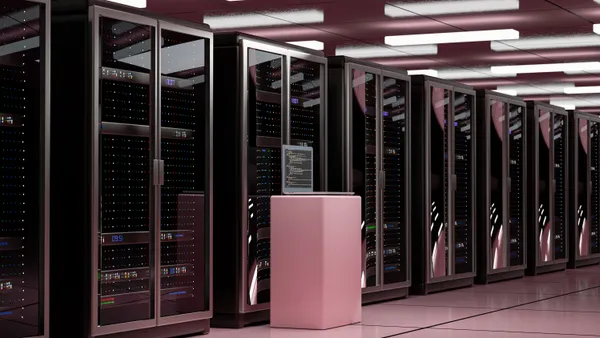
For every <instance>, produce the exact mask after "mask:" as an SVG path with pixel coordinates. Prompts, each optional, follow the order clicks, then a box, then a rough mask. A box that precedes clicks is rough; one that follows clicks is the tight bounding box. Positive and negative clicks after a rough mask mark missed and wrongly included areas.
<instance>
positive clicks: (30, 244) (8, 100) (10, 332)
mask: <svg viewBox="0 0 600 338" xmlns="http://www.w3.org/2000/svg"><path fill="white" fill-rule="evenodd" d="M49 25H50V4H49V2H47V1H22V0H20V1H16V0H3V1H2V2H1V3H0V336H2V337H3V338H21V337H48V333H49V332H48V327H49V317H48V315H49V308H48V306H49V294H48V290H49V277H50V271H49V264H48V263H49V262H48V257H49V251H48V250H49V239H50V237H49V235H50V227H49V226H50V224H49V220H48V216H49V195H48V194H49V181H50V177H49V175H50V171H49V170H50V163H49V158H50V157H49V154H50V149H49V146H48V145H49V141H50V121H49V118H50V115H49V114H50V109H49V103H50V100H49V98H50V91H49V89H48V88H49V81H50V58H49V53H50V51H49V40H50V38H49V34H50V30H49Z"/></svg>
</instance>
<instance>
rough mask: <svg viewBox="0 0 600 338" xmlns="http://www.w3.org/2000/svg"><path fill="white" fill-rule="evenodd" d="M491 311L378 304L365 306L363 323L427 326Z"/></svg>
mask: <svg viewBox="0 0 600 338" xmlns="http://www.w3.org/2000/svg"><path fill="white" fill-rule="evenodd" d="M489 311H492V310H490V309H474V308H452V307H428V306H404V305H386V304H378V305H370V306H365V307H363V315H362V323H363V324H366V325H381V326H399V327H427V326H431V325H436V324H439V323H445V322H450V321H453V320H458V319H463V318H468V317H471V316H474V315H478V314H482V313H486V312H489Z"/></svg>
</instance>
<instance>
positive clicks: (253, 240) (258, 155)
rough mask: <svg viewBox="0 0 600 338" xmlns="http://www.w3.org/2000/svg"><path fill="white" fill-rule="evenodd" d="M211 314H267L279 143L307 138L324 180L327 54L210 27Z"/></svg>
mask: <svg viewBox="0 0 600 338" xmlns="http://www.w3.org/2000/svg"><path fill="white" fill-rule="evenodd" d="M215 69H216V73H217V74H218V76H217V77H216V78H215V88H216V95H217V97H216V102H217V103H218V106H216V110H217V113H216V114H215V130H216V133H215V147H216V148H217V151H218V153H219V154H221V155H220V156H216V157H215V176H214V177H215V185H216V187H217V188H216V189H215V208H216V209H217V210H220V211H219V212H218V213H216V214H215V224H216V226H215V252H214V254H215V257H218V259H219V264H218V265H217V266H215V318H214V319H213V321H212V325H213V326H222V327H242V326H244V325H247V324H250V323H253V322H259V321H266V320H268V318H269V300H270V270H269V269H270V268H269V265H270V259H269V255H270V253H269V248H270V243H269V240H270V239H269V238H270V236H269V226H270V223H269V217H270V207H269V202H270V196H272V195H279V194H281V182H282V179H281V147H282V145H285V144H292V145H302V146H311V147H313V151H314V168H315V172H314V173H313V176H314V190H315V191H324V190H325V187H326V186H327V182H326V180H327V177H326V176H325V173H326V169H327V156H326V154H327V149H326V145H327V144H326V142H325V140H326V139H325V135H326V130H327V129H326V123H327V120H326V109H325V107H326V98H327V95H326V91H325V90H326V89H325V88H326V83H327V82H326V81H327V79H326V74H327V59H326V58H324V57H323V54H322V53H320V52H316V51H314V50H309V49H304V48H299V47H296V46H292V45H288V44H284V43H278V42H274V41H269V40H265V39H261V38H258V37H254V36H250V35H245V34H240V33H229V34H217V35H215Z"/></svg>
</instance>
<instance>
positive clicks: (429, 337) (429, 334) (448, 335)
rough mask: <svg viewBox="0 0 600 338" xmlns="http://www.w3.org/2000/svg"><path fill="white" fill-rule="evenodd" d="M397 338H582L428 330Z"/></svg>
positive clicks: (535, 334)
mask: <svg viewBox="0 0 600 338" xmlns="http://www.w3.org/2000/svg"><path fill="white" fill-rule="evenodd" d="M398 338H582V336H573V335H559V334H545V333H516V332H490V331H467V330H448V329H444V330H440V329H428V330H420V331H415V332H410V333H407V334H404V335H401V336H398Z"/></svg>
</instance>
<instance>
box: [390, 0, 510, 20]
mask: <svg viewBox="0 0 600 338" xmlns="http://www.w3.org/2000/svg"><path fill="white" fill-rule="evenodd" d="M516 9H519V0H462V1H456V0H454V1H448V0H446V1H421V2H405V1H401V2H395V3H392V4H387V5H385V9H384V11H385V15H387V16H389V17H391V18H404V17H412V16H419V15H444V14H460V13H481V12H498V11H510V10H516Z"/></svg>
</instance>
